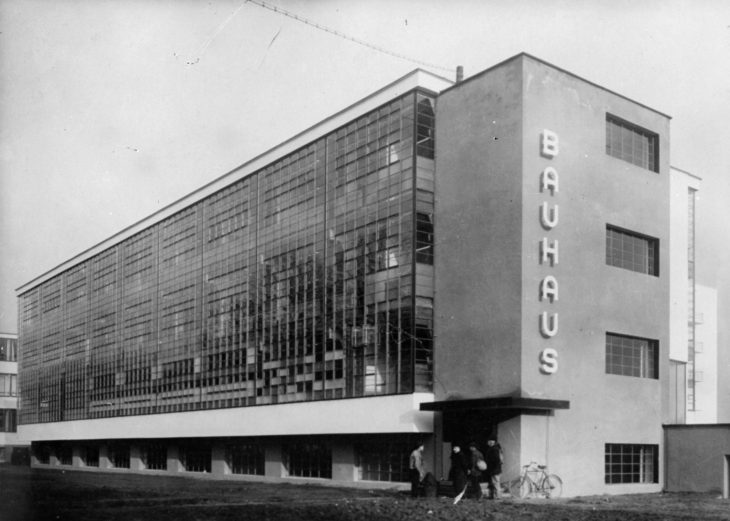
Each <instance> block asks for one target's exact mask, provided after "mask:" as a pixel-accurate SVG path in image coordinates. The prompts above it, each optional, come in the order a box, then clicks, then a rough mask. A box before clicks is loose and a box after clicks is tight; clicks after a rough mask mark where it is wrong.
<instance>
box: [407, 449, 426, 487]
mask: <svg viewBox="0 0 730 521" xmlns="http://www.w3.org/2000/svg"><path fill="white" fill-rule="evenodd" d="M409 467H410V472H411V497H418V495H419V493H418V492H419V490H418V489H419V487H420V485H421V481H423V478H425V477H426V471H425V469H424V467H423V443H419V444H418V446H417V447H416V448H415V449H414V450H413V452H411V458H410V463H409Z"/></svg>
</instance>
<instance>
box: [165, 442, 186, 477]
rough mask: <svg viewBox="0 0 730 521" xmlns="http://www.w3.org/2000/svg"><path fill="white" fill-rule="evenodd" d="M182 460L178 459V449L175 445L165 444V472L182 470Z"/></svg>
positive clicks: (183, 469)
mask: <svg viewBox="0 0 730 521" xmlns="http://www.w3.org/2000/svg"><path fill="white" fill-rule="evenodd" d="M184 471H185V468H184V467H183V464H182V462H181V461H180V449H179V448H178V446H177V445H168V446H167V472H184Z"/></svg>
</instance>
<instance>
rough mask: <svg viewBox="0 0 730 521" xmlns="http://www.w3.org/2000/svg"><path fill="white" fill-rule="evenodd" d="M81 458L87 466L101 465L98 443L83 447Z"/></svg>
mask: <svg viewBox="0 0 730 521" xmlns="http://www.w3.org/2000/svg"><path fill="white" fill-rule="evenodd" d="M81 458H82V459H83V461H84V465H85V466H87V467H98V466H99V447H98V446H96V445H87V446H85V447H83V448H82V449H81Z"/></svg>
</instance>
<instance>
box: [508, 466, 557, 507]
mask: <svg viewBox="0 0 730 521" xmlns="http://www.w3.org/2000/svg"><path fill="white" fill-rule="evenodd" d="M509 491H510V494H512V497H519V498H529V497H544V498H547V499H550V498H555V497H560V494H562V493H563V480H562V479H560V477H558V476H556V475H555V474H548V472H547V465H538V464H537V462H535V461H531V462H530V463H529V464H527V465H523V466H522V472H521V473H520V477H519V478H517V479H515V480H513V481H512V482H511V483H510V486H509Z"/></svg>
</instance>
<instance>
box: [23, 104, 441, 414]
mask: <svg viewBox="0 0 730 521" xmlns="http://www.w3.org/2000/svg"><path fill="white" fill-rule="evenodd" d="M432 107H433V99H432V98H430V97H428V96H426V95H425V94H423V93H421V92H420V91H412V92H410V93H408V94H405V95H403V96H402V97H400V98H397V99H395V100H393V101H391V102H389V103H387V104H386V105H383V106H381V107H380V108H378V109H376V110H373V111H371V112H370V113H367V114H365V115H363V116H361V117H359V118H357V119H356V120H354V121H352V122H350V123H349V124H347V125H345V126H343V127H340V128H339V129H337V130H335V131H333V132H331V133H329V134H327V135H325V136H322V137H321V138H319V139H317V140H315V141H313V142H311V143H309V144H308V145H306V146H304V147H302V148H300V149H299V150H297V151H295V152H293V153H291V154H288V155H287V156H284V157H282V158H280V159H278V160H276V161H274V162H273V163H271V164H269V165H267V166H266V167H264V168H262V169H261V170H259V171H257V172H254V173H252V174H250V175H248V176H247V177H245V178H243V179H241V180H238V181H235V182H232V183H231V184H230V185H228V186H227V187H225V188H224V189H222V190H220V191H218V192H217V193H215V194H212V195H210V196H207V197H206V198H204V199H202V200H200V201H198V202H196V203H194V204H191V205H190V206H188V207H187V208H184V209H182V210H180V211H179V212H177V213H175V214H173V215H171V216H169V217H167V218H165V219H163V220H161V221H160V222H157V223H155V224H153V225H151V226H150V227H148V228H146V229H144V230H142V231H141V232H139V233H137V234H136V235H134V236H132V237H129V238H127V239H125V240H123V241H121V242H120V243H118V244H116V245H115V246H113V247H111V248H109V249H107V250H105V251H102V252H101V253H99V254H97V255H96V256H94V257H92V258H90V259H88V260H86V261H84V262H81V263H79V264H77V265H75V266H73V267H72V268H70V269H68V270H67V271H65V272H63V273H61V274H59V275H57V276H55V277H53V278H51V279H49V280H47V281H45V282H43V283H41V284H39V285H38V286H37V287H35V288H33V289H31V290H30V291H27V292H25V293H23V294H22V295H21V296H20V320H19V323H20V328H21V338H22V339H23V349H22V359H21V368H22V371H23V379H22V382H21V384H20V385H21V389H20V392H21V396H22V407H21V413H20V421H21V423H38V422H48V421H62V420H76V419H86V418H105V417H113V416H123V415H140V414H149V413H164V412H179V411H189V410H197V409H207V408H223V407H240V406H247V405H261V404H273V403H283V402H292V401H303V400H319V399H336V398H347V397H356V396H368V395H378V394H394V393H411V392H415V391H429V390H430V389H431V379H432V378H431V361H432V336H433V335H432V327H433V305H432V298H433V224H434V223H433V202H434V199H433V176H434V165H433V136H434V132H433V125H434V118H433V108H432Z"/></svg>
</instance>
